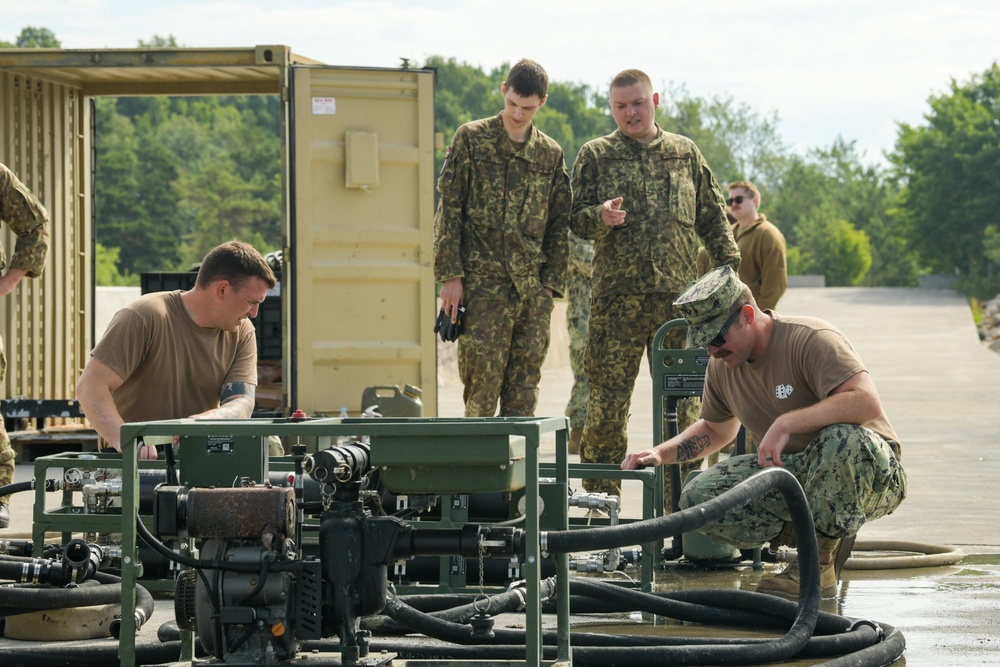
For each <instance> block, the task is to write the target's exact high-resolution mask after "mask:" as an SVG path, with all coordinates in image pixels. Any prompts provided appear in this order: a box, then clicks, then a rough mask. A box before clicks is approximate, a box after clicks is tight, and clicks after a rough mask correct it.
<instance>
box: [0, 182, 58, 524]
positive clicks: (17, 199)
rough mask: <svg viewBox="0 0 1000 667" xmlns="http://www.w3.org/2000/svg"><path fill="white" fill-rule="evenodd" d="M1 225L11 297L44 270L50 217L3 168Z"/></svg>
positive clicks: (3, 513)
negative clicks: (6, 234) (11, 240)
mask: <svg viewBox="0 0 1000 667" xmlns="http://www.w3.org/2000/svg"><path fill="white" fill-rule="evenodd" d="M0 221H3V222H5V223H7V226H8V227H10V230H11V231H12V232H13V233H14V236H15V237H16V238H17V240H16V241H15V244H14V253H13V254H12V255H11V257H10V261H8V260H7V255H6V253H5V252H4V249H3V247H2V246H0V271H3V272H4V273H3V276H2V277H0V297H4V296H7V295H8V294H10V293H11V292H12V291H13V290H14V288H15V287H16V286H17V284H18V283H19V282H20V281H21V278H23V277H24V276H28V277H29V278H36V277H38V275H39V274H40V273H41V272H42V268H43V267H44V266H45V254H46V252H47V251H48V248H49V228H48V222H49V214H48V212H47V211H46V210H45V207H43V206H42V205H41V204H40V203H39V201H38V200H37V199H35V196H34V195H33V194H31V192H30V191H29V190H28V188H26V187H24V184H23V183H21V181H19V180H18V178H17V176H15V175H14V173H13V172H12V171H11V170H10V169H8V168H7V167H6V165H3V164H0ZM6 374H7V357H6V356H5V355H4V347H3V338H0V382H3V380H4V377H6ZM13 483H14V449H13V448H12V447H11V446H10V438H9V437H8V436H7V429H6V428H4V424H3V421H2V420H0V486H6V485H8V484H13ZM9 500H10V496H4V497H3V498H0V528H6V527H7V525H8V524H9V523H10V512H9V510H8V508H7V503H8V501H9Z"/></svg>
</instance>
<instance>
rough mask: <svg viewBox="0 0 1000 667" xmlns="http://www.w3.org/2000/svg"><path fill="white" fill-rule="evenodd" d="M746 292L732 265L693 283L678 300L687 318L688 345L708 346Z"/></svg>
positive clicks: (716, 268) (679, 312) (719, 267)
mask: <svg viewBox="0 0 1000 667" xmlns="http://www.w3.org/2000/svg"><path fill="white" fill-rule="evenodd" d="M741 294H743V283H742V282H740V279H739V277H737V275H736V272H735V271H734V270H733V267H731V266H728V265H726V266H717V267H715V268H714V269H712V270H711V271H709V272H708V273H706V274H705V275H703V276H702V277H701V278H699V279H698V280H696V281H694V282H693V283H689V284H688V286H687V287H685V288H684V291H683V292H681V293H680V295H679V296H678V297H677V298H676V299H674V308H676V309H677V313H678V314H679V315H680V316H681V317H683V318H684V319H685V320H687V323H688V336H687V346H688V347H689V348H691V347H707V346H708V343H709V341H711V340H712V339H713V338H715V337H716V336H717V335H718V333H719V332H720V331H722V327H723V326H724V325H725V323H726V320H727V319H728V318H729V309H730V308H732V307H733V304H734V303H736V300H737V299H739V298H740V295H741Z"/></svg>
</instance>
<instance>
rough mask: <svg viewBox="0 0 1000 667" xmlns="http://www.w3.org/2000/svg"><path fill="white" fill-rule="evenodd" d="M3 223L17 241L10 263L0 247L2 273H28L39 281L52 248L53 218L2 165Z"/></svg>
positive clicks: (0, 197)
mask: <svg viewBox="0 0 1000 667" xmlns="http://www.w3.org/2000/svg"><path fill="white" fill-rule="evenodd" d="M0 220H2V221H3V222H6V223H7V225H8V226H9V227H10V229H11V231H13V232H14V236H16V237H17V240H16V241H15V244H14V254H13V255H11V257H10V262H8V261H7V254H6V253H5V252H4V249H3V246H2V245H0V272H3V271H7V270H8V269H24V270H25V275H26V276H28V277H30V278H35V277H37V276H38V275H39V274H40V273H41V272H42V268H43V267H44V266H45V253H46V252H47V251H48V248H49V228H48V223H49V214H48V211H46V210H45V207H44V206H42V205H41V204H40V203H39V201H38V200H37V199H35V196H34V195H33V194H31V192H30V191H29V190H28V188H26V187H24V184H22V183H21V181H19V180H18V178H17V176H15V175H14V172H12V171H11V170H10V169H8V168H7V167H6V166H5V165H3V164H0Z"/></svg>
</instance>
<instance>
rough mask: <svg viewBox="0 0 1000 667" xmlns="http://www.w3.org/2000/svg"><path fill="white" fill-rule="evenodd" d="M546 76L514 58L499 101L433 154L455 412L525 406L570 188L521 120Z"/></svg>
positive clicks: (557, 283) (545, 144)
mask: <svg viewBox="0 0 1000 667" xmlns="http://www.w3.org/2000/svg"><path fill="white" fill-rule="evenodd" d="M547 89H548V77H547V75H546V74H545V70H544V69H542V67H541V66H540V65H538V64H537V63H535V62H532V61H530V60H522V61H520V62H518V63H517V64H515V65H514V67H512V68H511V70H510V73H509V74H508V75H507V80H506V81H505V82H504V83H503V84H502V85H501V87H500V92H501V94H502V95H503V97H504V110H503V111H502V112H501V113H500V114H498V115H497V116H494V117H492V118H485V119H482V120H477V121H473V122H471V123H466V124H465V125H463V126H462V127H460V128H458V131H457V132H455V138H454V139H453V140H452V143H451V146H450V147H449V149H448V155H447V157H446V158H445V162H444V166H443V167H442V168H441V175H440V177H439V179H438V190H439V191H440V193H441V200H440V204H439V206H438V209H437V215H436V216H435V219H434V232H435V237H434V253H435V257H434V275H435V278H436V279H437V280H438V281H439V282H441V283H442V287H441V307H442V308H443V309H444V311H445V313H446V314H447V315H448V316H450V317H451V319H452V322H454V321H456V320H457V318H458V306H459V304H462V303H464V304H465V307H466V312H465V315H464V316H463V317H462V324H463V326H464V333H463V334H462V335H461V337H459V339H458V370H459V375H460V377H461V379H462V383H463V385H464V386H465V390H464V399H465V415H466V416H467V417H492V416H494V415H495V414H496V413H497V404H498V402H499V406H500V410H499V414H500V416H502V417H524V416H533V415H534V413H535V406H536V404H537V403H538V382H539V381H540V380H541V376H542V362H544V361H545V355H546V353H547V352H548V348H549V322H550V319H551V314H552V307H553V301H552V299H553V296H554V295H555V296H562V293H563V281H564V280H565V274H566V236H567V230H568V228H569V215H570V205H571V200H572V196H571V192H570V186H569V175H568V173H567V171H566V163H565V160H564V158H563V151H562V149H561V148H560V147H559V144H557V143H556V142H555V141H554V140H552V139H551V138H549V137H548V136H546V135H545V134H544V133H542V132H541V131H540V130H538V128H536V127H534V126H533V124H532V118H533V117H534V115H535V113H536V112H537V111H538V109H539V108H540V107H541V106H542V105H543V104H545V101H546V99H547Z"/></svg>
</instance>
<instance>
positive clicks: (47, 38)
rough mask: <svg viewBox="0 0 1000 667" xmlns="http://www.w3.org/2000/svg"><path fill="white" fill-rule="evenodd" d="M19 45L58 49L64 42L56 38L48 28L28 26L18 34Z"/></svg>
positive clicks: (27, 47)
mask: <svg viewBox="0 0 1000 667" xmlns="http://www.w3.org/2000/svg"><path fill="white" fill-rule="evenodd" d="M17 47H18V48H20V49H58V48H60V47H62V42H60V41H59V40H58V39H56V36H55V35H54V34H52V31H51V30H49V29H48V28H35V27H32V26H28V27H26V28H23V29H22V30H21V34H20V35H18V36H17Z"/></svg>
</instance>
